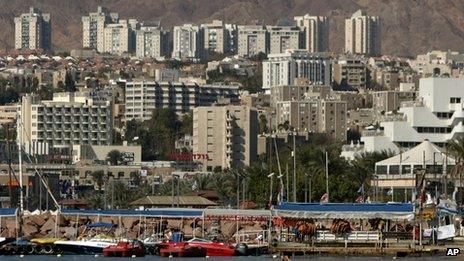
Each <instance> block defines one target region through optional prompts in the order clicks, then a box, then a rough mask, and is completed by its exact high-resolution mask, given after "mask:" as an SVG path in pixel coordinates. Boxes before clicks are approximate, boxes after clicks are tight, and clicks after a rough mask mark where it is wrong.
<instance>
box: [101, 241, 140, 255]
mask: <svg viewBox="0 0 464 261" xmlns="http://www.w3.org/2000/svg"><path fill="white" fill-rule="evenodd" d="M103 255H104V256H106V257H112V256H115V257H132V256H137V257H140V256H145V247H144V245H143V244H142V242H140V241H138V240H133V241H130V242H128V241H120V242H118V244H117V245H115V246H108V247H105V248H104V249H103Z"/></svg>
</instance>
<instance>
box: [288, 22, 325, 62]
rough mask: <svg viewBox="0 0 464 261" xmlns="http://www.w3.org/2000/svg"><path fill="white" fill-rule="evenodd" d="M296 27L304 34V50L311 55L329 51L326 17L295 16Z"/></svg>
mask: <svg viewBox="0 0 464 261" xmlns="http://www.w3.org/2000/svg"><path fill="white" fill-rule="evenodd" d="M294 20H295V22H296V25H297V26H298V27H300V30H301V31H303V33H304V37H303V40H304V49H306V50H307V51H308V52H311V53H317V52H326V51H328V50H329V19H328V18H327V17H326V16H311V15H309V14H305V15H303V16H295V17H294Z"/></svg>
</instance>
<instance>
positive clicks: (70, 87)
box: [64, 72, 76, 92]
mask: <svg viewBox="0 0 464 261" xmlns="http://www.w3.org/2000/svg"><path fill="white" fill-rule="evenodd" d="M64 91H65V92H75V91H76V83H75V81H74V78H73V76H72V75H71V73H69V72H66V75H65V76H64Z"/></svg>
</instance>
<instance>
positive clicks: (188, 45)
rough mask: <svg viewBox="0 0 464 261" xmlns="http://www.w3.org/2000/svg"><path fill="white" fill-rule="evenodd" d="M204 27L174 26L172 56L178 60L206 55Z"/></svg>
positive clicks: (199, 57) (201, 57) (190, 25)
mask: <svg viewBox="0 0 464 261" xmlns="http://www.w3.org/2000/svg"><path fill="white" fill-rule="evenodd" d="M204 38H205V36H204V29H203V28H201V27H200V26H197V25H192V24H184V25H181V26H174V30H173V50H172V58H174V59H178V60H191V59H203V58H204V57H205V44H204V40H205V39H204Z"/></svg>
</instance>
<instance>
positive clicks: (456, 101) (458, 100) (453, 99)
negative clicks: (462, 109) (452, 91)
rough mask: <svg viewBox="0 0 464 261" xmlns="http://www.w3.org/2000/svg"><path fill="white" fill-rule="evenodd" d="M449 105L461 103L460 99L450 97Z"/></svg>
mask: <svg viewBox="0 0 464 261" xmlns="http://www.w3.org/2000/svg"><path fill="white" fill-rule="evenodd" d="M450 103H461V98H460V97H451V98H450Z"/></svg>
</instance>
